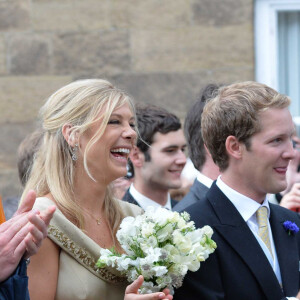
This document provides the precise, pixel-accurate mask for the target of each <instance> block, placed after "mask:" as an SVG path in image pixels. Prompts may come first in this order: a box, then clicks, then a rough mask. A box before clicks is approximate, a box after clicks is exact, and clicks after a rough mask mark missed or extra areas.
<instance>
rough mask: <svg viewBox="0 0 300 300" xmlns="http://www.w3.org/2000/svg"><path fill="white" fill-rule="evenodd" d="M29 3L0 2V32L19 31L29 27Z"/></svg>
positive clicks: (19, 1)
mask: <svg viewBox="0 0 300 300" xmlns="http://www.w3.org/2000/svg"><path fill="white" fill-rule="evenodd" d="M29 7H30V1H29V0H23V1H21V0H18V1H4V2H0V31H20V30H22V31H23V30H26V29H27V28H29V27H30V16H29V13H30V10H29Z"/></svg>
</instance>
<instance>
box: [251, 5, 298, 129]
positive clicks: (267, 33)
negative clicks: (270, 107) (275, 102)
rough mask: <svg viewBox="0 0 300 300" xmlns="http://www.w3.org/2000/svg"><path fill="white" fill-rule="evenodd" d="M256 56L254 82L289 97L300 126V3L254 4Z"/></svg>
mask: <svg viewBox="0 0 300 300" xmlns="http://www.w3.org/2000/svg"><path fill="white" fill-rule="evenodd" d="M255 56H256V60H255V71H256V74H255V76H256V81H258V82H262V83H265V84H267V85H269V86H271V87H273V88H274V89H276V90H278V91H279V92H281V93H283V94H287V95H288V96H290V97H291V99H292V103H291V107H290V110H291V113H292V116H293V117H294V121H295V122H296V124H297V125H299V126H300V117H298V116H300V0H256V2H255ZM298 119H299V124H298Z"/></svg>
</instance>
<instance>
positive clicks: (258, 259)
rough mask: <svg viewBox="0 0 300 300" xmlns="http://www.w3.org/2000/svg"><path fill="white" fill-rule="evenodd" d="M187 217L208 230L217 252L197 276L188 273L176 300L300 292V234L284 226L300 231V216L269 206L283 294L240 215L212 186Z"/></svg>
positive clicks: (264, 298)
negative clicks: (286, 223) (209, 229)
mask: <svg viewBox="0 0 300 300" xmlns="http://www.w3.org/2000/svg"><path fill="white" fill-rule="evenodd" d="M186 211H187V212H188V213H189V214H190V215H191V219H192V220H194V221H195V225H196V227H197V228H198V227H202V226H204V225H210V226H211V227H212V228H213V230H214V234H213V237H212V238H213V240H214V241H215V242H216V243H217V249H216V251H215V252H214V253H213V254H211V255H210V257H209V258H208V259H207V260H206V261H205V262H203V263H201V267H200V269H199V270H198V271H197V272H188V274H187V276H186V277H185V279H184V282H183V286H182V287H181V288H179V289H178V290H177V291H176V292H175V295H174V300H183V299H189V300H200V299H201V300H202V299H209V300H215V299H228V300H229V299H230V300H254V299H255V300H280V299H285V297H286V296H289V297H293V296H296V295H297V293H298V291H299V289H300V279H299V261H300V232H298V233H297V234H295V235H289V234H288V233H287V232H286V230H285V229H284V227H283V222H284V221H287V220H289V221H292V222H295V223H296V224H297V225H298V227H300V218H299V215H298V214H296V213H294V212H292V211H289V210H287V209H285V208H282V207H280V206H278V205H273V204H270V225H271V228H272V234H273V238H274V243H275V247H276V252H277V256H278V261H279V265H280V271H281V277H282V284H283V289H281V287H280V285H279V283H278V280H277V278H276V276H275V273H274V271H273V269H272V267H271V265H270V263H269V261H268V259H267V258H266V256H265V254H264V252H263V250H262V249H261V247H260V245H259V243H258V242H257V240H256V238H255V236H254V235H253V233H252V231H251V230H250V229H249V227H248V226H247V223H246V222H245V221H244V220H243V218H242V216H241V215H240V213H239V212H238V211H237V209H236V208H235V207H234V205H233V204H232V203H231V202H230V200H229V199H228V198H227V197H226V196H225V195H224V194H223V193H222V192H221V190H220V189H219V188H218V187H217V185H216V184H215V183H214V184H213V185H212V187H211V189H210V190H209V191H208V193H207V195H206V198H205V199H204V200H203V201H198V202H197V203H196V204H194V205H192V206H190V207H188V208H187V209H186Z"/></svg>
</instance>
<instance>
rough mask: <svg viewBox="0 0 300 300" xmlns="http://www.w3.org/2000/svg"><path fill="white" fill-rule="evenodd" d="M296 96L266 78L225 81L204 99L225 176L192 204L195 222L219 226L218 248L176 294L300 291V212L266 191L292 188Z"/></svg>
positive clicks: (209, 134) (207, 130)
mask: <svg viewBox="0 0 300 300" xmlns="http://www.w3.org/2000/svg"><path fill="white" fill-rule="evenodd" d="M289 103H290V100H289V98H288V97H287V96H285V95H281V94H279V93H278V92H276V91H275V90H273V89H272V88H270V87H268V86H266V85H264V84H260V83H256V82H242V83H236V84H232V85H229V86H226V87H222V88H220V89H219V90H218V93H217V95H216V96H215V97H214V98H213V99H212V100H210V101H209V102H208V103H207V104H206V105H205V108H204V111H203V113H202V135H203V140H204V143H205V145H206V147H207V149H208V150H209V152H210V153H211V156H212V158H213V160H214V161H215V163H216V164H217V165H218V166H219V168H220V171H221V176H220V177H218V179H217V181H216V182H214V183H213V185H212V186H211V188H210V189H209V191H208V192H207V194H206V196H205V198H204V199H203V200H201V201H198V202H196V203H195V204H193V205H191V206H189V207H187V208H186V211H187V212H188V213H189V214H190V216H191V220H193V221H195V226H196V227H202V226H204V225H210V226H211V227H212V228H213V230H214V234H213V236H212V238H213V240H214V241H215V242H216V244H217V249H216V251H215V252H214V253H213V254H212V255H211V256H210V257H209V259H207V260H206V261H205V262H203V263H202V264H201V267H200V269H199V270H198V271H197V272H188V274H187V276H186V277H185V279H184V282H183V286H182V287H181V288H179V289H178V290H177V291H176V292H175V295H174V299H175V300H183V299H184V300H186V299H189V300H198V299H210V300H216V299H243V300H253V299H256V300H259V299H261V300H262V299H268V300H275V299H278V300H279V299H287V298H286V297H289V298H288V299H295V298H293V297H295V296H296V295H297V294H298V292H299V288H300V276H299V264H298V262H299V261H300V233H299V232H298V231H299V227H300V217H299V215H298V214H296V213H295V212H292V211H290V210H288V209H285V208H283V207H280V206H279V205H274V204H271V203H269V202H268V200H267V197H266V195H267V193H273V194H275V193H278V192H280V191H282V190H284V189H285V188H286V186H287V183H286V172H287V167H288V164H289V161H290V160H291V159H293V158H294V150H293V145H292V136H293V134H294V130H295V128H294V124H293V121H292V117H291V114H290V112H289V110H288V106H289ZM298 298H299V295H298Z"/></svg>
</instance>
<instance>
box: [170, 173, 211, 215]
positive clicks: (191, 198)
mask: <svg viewBox="0 0 300 300" xmlns="http://www.w3.org/2000/svg"><path fill="white" fill-rule="evenodd" d="M208 190H209V188H208V187H207V186H206V185H204V184H203V183H201V182H200V181H199V180H198V179H197V178H196V179H195V181H194V183H193V185H192V186H191V188H190V190H189V192H188V193H187V194H186V195H185V196H184V197H183V198H182V199H181V200H180V201H179V202H178V203H177V204H176V205H175V207H174V210H175V211H179V212H181V211H184V210H185V209H186V208H187V207H188V206H191V205H193V204H194V203H196V202H198V201H200V200H201V199H204V197H205V195H206V193H207V191H208Z"/></svg>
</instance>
